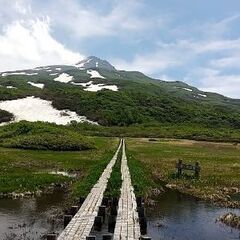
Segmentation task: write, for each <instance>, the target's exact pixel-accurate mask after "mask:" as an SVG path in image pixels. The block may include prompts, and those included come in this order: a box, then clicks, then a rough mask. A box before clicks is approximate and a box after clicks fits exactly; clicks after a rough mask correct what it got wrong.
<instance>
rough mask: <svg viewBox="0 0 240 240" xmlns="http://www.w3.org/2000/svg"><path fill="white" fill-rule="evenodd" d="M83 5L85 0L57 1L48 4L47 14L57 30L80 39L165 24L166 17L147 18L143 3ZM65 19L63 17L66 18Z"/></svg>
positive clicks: (138, 31)
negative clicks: (103, 6) (59, 28)
mask: <svg viewBox="0 0 240 240" xmlns="http://www.w3.org/2000/svg"><path fill="white" fill-rule="evenodd" d="M102 2H106V1H99V7H97V6H96V4H94V5H95V6H92V5H90V3H89V5H87V4H83V2H82V1H76V0H68V1H62V0H59V1H57V9H58V11H56V10H55V9H56V1H54V2H52V3H51V4H48V8H46V9H44V12H45V14H47V15H49V14H51V18H52V20H53V24H55V26H56V27H58V26H61V29H62V30H64V31H66V32H69V33H71V34H72V35H73V36H75V37H78V39H79V40H82V39H85V38H90V37H97V36H100V37H104V36H118V37H119V36H120V35H128V34H131V33H143V32H142V31H143V30H144V29H149V28H156V27H157V26H159V25H161V24H163V22H164V21H165V17H162V18H160V17H158V18H157V19H156V18H153V17H148V18H144V17H143V16H144V12H146V11H145V9H144V6H145V5H143V4H142V3H141V1H129V0H122V1H107V2H108V8H106V9H108V10H105V9H102V7H101V5H102ZM63 16H64V17H63Z"/></svg>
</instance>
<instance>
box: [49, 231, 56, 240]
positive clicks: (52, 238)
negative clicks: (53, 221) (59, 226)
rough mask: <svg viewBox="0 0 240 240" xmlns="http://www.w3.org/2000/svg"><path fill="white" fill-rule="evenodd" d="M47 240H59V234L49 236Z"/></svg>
mask: <svg viewBox="0 0 240 240" xmlns="http://www.w3.org/2000/svg"><path fill="white" fill-rule="evenodd" d="M47 240H57V234H55V233H51V234H48V235H47Z"/></svg>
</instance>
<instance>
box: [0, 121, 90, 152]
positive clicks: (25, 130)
mask: <svg viewBox="0 0 240 240" xmlns="http://www.w3.org/2000/svg"><path fill="white" fill-rule="evenodd" d="M0 141H1V142H0V144H1V145H2V146H3V147H9V148H22V149H38V150H54V151H80V150H86V149H92V148H94V144H93V142H92V141H91V140H90V139H89V138H87V137H85V136H82V135H80V134H79V133H75V132H74V131H71V130H69V129H67V128H66V127H63V126H57V125H54V124H48V123H39V122H38V123H28V122H20V123H17V124H11V125H9V126H5V127H4V128H3V129H1V131H0Z"/></svg>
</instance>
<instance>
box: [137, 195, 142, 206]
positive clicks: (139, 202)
mask: <svg viewBox="0 0 240 240" xmlns="http://www.w3.org/2000/svg"><path fill="white" fill-rule="evenodd" d="M136 202H137V207H141V206H142V197H137V198H136Z"/></svg>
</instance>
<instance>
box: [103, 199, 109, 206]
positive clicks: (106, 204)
mask: <svg viewBox="0 0 240 240" xmlns="http://www.w3.org/2000/svg"><path fill="white" fill-rule="evenodd" d="M108 204H109V203H108V198H107V197H104V198H103V200H102V205H104V206H106V207H108Z"/></svg>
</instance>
